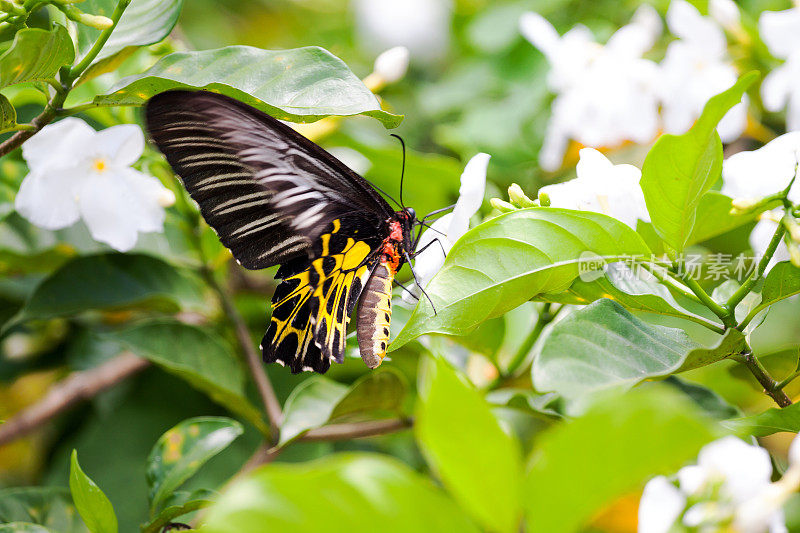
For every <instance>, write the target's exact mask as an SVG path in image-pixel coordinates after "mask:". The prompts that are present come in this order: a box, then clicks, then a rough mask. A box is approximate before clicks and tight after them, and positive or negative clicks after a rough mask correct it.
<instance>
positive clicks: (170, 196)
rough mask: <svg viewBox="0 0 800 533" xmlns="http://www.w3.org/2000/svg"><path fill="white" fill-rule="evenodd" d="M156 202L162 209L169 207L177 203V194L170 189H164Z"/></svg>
mask: <svg viewBox="0 0 800 533" xmlns="http://www.w3.org/2000/svg"><path fill="white" fill-rule="evenodd" d="M156 202H158V205H160V206H161V207H169V206H171V205H173V204H174V203H175V193H173V192H172V191H171V190H169V189H163V190H161V191H159V193H158V197H157V198H156Z"/></svg>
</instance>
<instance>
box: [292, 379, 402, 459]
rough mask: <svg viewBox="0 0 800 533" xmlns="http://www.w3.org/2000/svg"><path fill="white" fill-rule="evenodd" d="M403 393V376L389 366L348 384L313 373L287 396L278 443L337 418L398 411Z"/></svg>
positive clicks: (294, 437)
mask: <svg viewBox="0 0 800 533" xmlns="http://www.w3.org/2000/svg"><path fill="white" fill-rule="evenodd" d="M405 393H406V382H405V378H403V376H402V375H401V374H400V373H398V372H397V371H395V370H392V369H389V368H381V369H378V370H375V371H373V372H370V373H368V374H365V375H364V376H362V377H361V378H359V379H358V380H357V381H356V382H355V383H353V385H351V386H350V387H347V386H345V385H342V384H341V383H337V382H335V381H332V380H330V379H327V378H324V377H322V376H313V377H311V378H309V379H307V380H305V381H304V382H302V383H301V384H300V385H298V386H297V387H295V388H294V390H293V391H292V393H291V394H290V395H289V398H288V399H287V400H286V405H285V407H284V418H283V424H282V425H281V438H280V444H281V445H284V444H286V443H288V442H290V441H292V440H294V439H296V438H297V437H300V436H301V435H303V434H304V433H305V432H306V431H308V430H310V429H313V428H317V427H322V426H324V425H325V424H327V423H329V422H331V421H334V420H336V419H342V418H352V417H356V416H359V415H360V416H361V417H363V416H364V415H366V414H373V415H380V414H381V413H387V412H391V413H399V411H400V409H401V407H402V403H403V399H404V397H405Z"/></svg>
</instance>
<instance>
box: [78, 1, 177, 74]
mask: <svg viewBox="0 0 800 533" xmlns="http://www.w3.org/2000/svg"><path fill="white" fill-rule="evenodd" d="M116 5H117V1H116V0H84V1H83V2H81V5H80V9H81V11H84V12H85V13H92V14H94V15H104V16H106V17H110V16H111V14H112V13H113V12H114V8H115V7H116ZM182 7H183V0H133V1H132V2H131V3H130V5H129V6H128V7H127V8H126V9H125V12H124V13H123V14H122V17H121V18H120V20H119V22H118V23H117V27H116V28H114V31H113V32H111V36H110V37H109V38H108V41H106V44H105V45H103V48H102V50H100V53H99V54H97V57H96V58H95V60H94V62H93V64H92V67H91V68H90V70H89V71H87V72H86V73H85V74H84V75H83V76H82V79H83V80H85V79H87V78H90V77H93V76H97V75H99V74H102V73H103V72H105V71H107V70H108V69H110V68H113V67H114V65H115V64H116V63H117V62H118V61H119V60H121V59H124V58H125V57H127V56H128V55H129V54H130V53H131V52H132V51H133V50H135V48H136V47H139V46H145V45H148V44H154V43H157V42H159V41H161V40H162V39H164V37H166V36H167V35H169V32H171V31H172V28H173V27H174V26H175V23H176V22H177V21H178V16H179V15H180V12H181V8H182ZM77 29H78V50H79V54H78V55H79V56H80V57H81V58H82V57H83V56H85V55H86V53H87V52H88V51H89V49H90V48H91V47H92V45H93V44H94V42H95V41H96V40H97V37H99V36H100V30H97V29H95V28H91V27H89V26H85V25H83V24H79V25H78V26H77Z"/></svg>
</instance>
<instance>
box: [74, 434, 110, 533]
mask: <svg viewBox="0 0 800 533" xmlns="http://www.w3.org/2000/svg"><path fill="white" fill-rule="evenodd" d="M69 490H70V493H72V501H74V502H75V507H76V508H77V509H78V512H79V513H80V515H81V518H83V521H84V522H85V523H86V527H87V528H89V531H91V532H92V533H117V515H116V514H115V513H114V507H113V506H112V505H111V502H110V501H109V500H108V497H106V495H105V494H104V493H103V491H102V490H101V489H100V487H98V486H97V484H96V483H95V482H94V481H92V479H91V478H90V477H89V476H87V475H86V474H85V473H84V472H83V470H82V469H81V465H80V464H78V452H77V450H72V457H71V459H70V469H69Z"/></svg>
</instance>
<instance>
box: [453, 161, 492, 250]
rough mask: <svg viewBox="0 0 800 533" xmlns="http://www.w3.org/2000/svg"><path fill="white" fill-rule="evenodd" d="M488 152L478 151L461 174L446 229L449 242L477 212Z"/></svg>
mask: <svg viewBox="0 0 800 533" xmlns="http://www.w3.org/2000/svg"><path fill="white" fill-rule="evenodd" d="M490 158H491V156H490V155H489V154H484V153H479V154H477V155H475V156H473V157H472V159H470V160H469V161H468V162H467V165H466V166H465V167H464V172H463V173H462V174H461V187H460V188H459V189H458V201H456V206H455V207H454V208H453V212H452V215H453V217H452V219H451V221H450V226H449V228H448V230H447V238H448V239H449V240H450V242H456V241H457V240H458V239H460V238H461V236H462V235H464V234H465V233H466V232H467V230H468V229H469V219H470V218H472V215H474V214H475V213H477V212H478V209H480V207H481V204H482V203H483V196H484V194H485V193H486V169H487V167H488V166H489V159H490Z"/></svg>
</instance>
